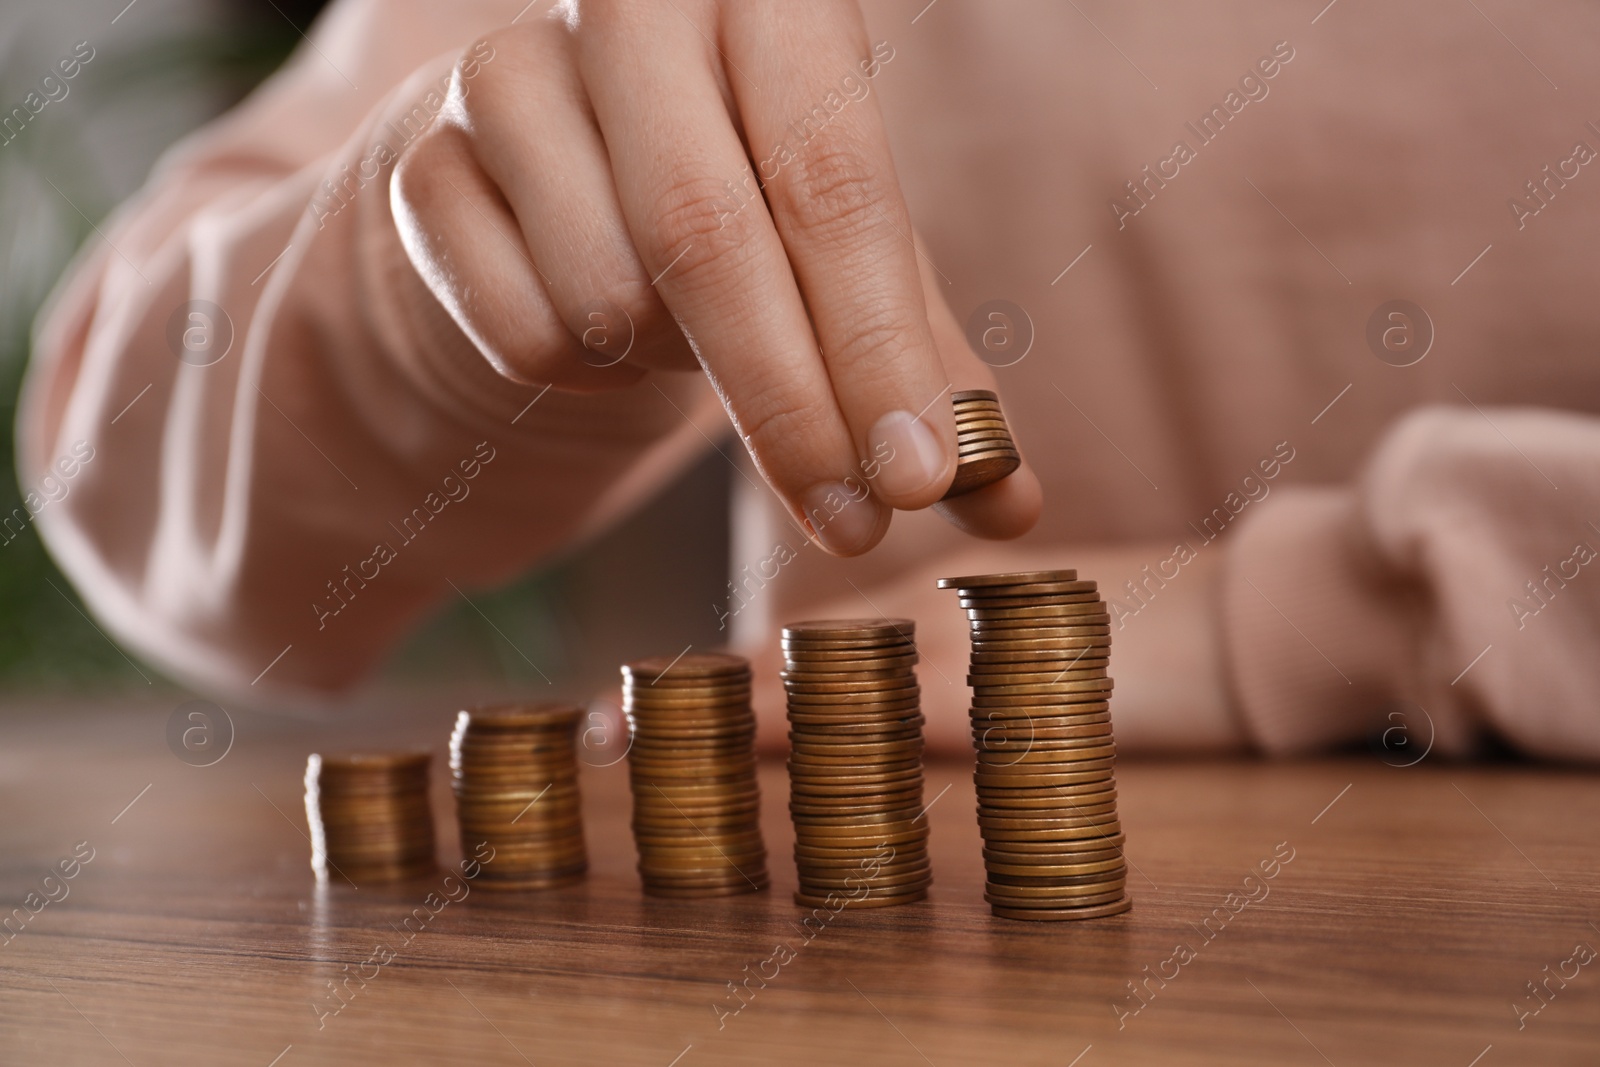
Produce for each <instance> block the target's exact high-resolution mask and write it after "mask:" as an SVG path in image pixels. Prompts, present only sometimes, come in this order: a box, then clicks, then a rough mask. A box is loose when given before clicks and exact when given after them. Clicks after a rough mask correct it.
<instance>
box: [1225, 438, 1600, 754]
mask: <svg viewBox="0 0 1600 1067" xmlns="http://www.w3.org/2000/svg"><path fill="white" fill-rule="evenodd" d="M1279 494H1280V495H1278V496H1277V497H1276V498H1275V499H1273V500H1271V501H1270V502H1267V503H1266V504H1265V505H1264V506H1262V507H1261V508H1260V509H1259V510H1258V511H1257V513H1256V514H1255V515H1253V516H1251V517H1249V518H1248V519H1247V520H1246V521H1244V522H1243V523H1242V524H1241V525H1240V527H1239V530H1238V537H1237V540H1235V542H1234V544H1233V546H1232V549H1231V552H1230V555H1229V557H1228V565H1227V570H1228V573H1227V577H1226V579H1225V590H1224V617H1225V626H1226V642H1227V658H1228V664H1229V668H1230V672H1231V676H1232V681H1233V685H1234V690H1235V695H1236V698H1237V700H1238V702H1239V704H1240V706H1241V708H1242V710H1243V712H1244V715H1245V719H1246V722H1247V725H1248V727H1249V728H1250V730H1251V732H1252V733H1253V735H1254V737H1255V739H1256V740H1257V741H1258V742H1259V743H1260V744H1261V745H1262V746H1264V747H1265V748H1266V749H1267V750H1268V751H1270V752H1273V753H1279V754H1283V753H1294V752H1304V751H1309V750H1312V749H1316V748H1320V747H1325V746H1328V745H1332V744H1339V743H1345V742H1352V741H1356V740H1358V739H1360V738H1362V737H1364V736H1373V735H1375V734H1381V733H1382V732H1383V731H1384V730H1386V729H1391V728H1398V729H1401V730H1402V731H1403V732H1404V733H1405V734H1406V735H1407V740H1408V743H1409V744H1410V745H1413V746H1415V747H1414V748H1412V749H1410V750H1409V751H1410V754H1411V755H1419V754H1420V752H1421V751H1422V749H1423V746H1424V745H1425V744H1426V743H1427V742H1429V741H1430V740H1431V741H1432V743H1433V746H1434V749H1435V751H1438V752H1442V753H1462V752H1466V751H1468V750H1470V749H1471V748H1472V747H1473V745H1474V743H1475V742H1476V741H1478V740H1480V739H1481V738H1482V737H1483V736H1484V735H1492V736H1494V737H1497V738H1498V739H1500V740H1502V741H1504V742H1506V743H1508V744H1510V745H1511V746H1512V747H1514V748H1516V749H1518V750H1520V751H1522V752H1525V753H1528V754H1530V755H1535V756H1541V757H1545V758H1551V759H1565V760H1596V759H1600V656H1597V655H1596V654H1595V650H1596V648H1600V563H1597V562H1596V557H1597V554H1600V420H1597V419H1595V418H1591V417H1587V416H1581V415H1573V414H1566V413H1558V412H1554V411H1548V410H1531V409H1510V408H1498V409H1496V408H1490V409H1484V410H1482V411H1479V410H1474V409H1472V408H1444V407H1435V408H1427V409H1423V410H1421V411H1419V412H1417V413H1415V414H1413V415H1411V416H1408V417H1407V418H1405V419H1404V420H1402V421H1401V422H1400V423H1399V424H1398V425H1397V426H1396V427H1395V428H1394V430H1393V431H1392V432H1391V433H1390V434H1389V435H1388V437H1387V438H1386V439H1385V440H1384V442H1383V443H1382V444H1381V446H1380V447H1379V448H1378V450H1377V451H1376V453H1375V454H1374V456H1373V457H1372V459H1371V461H1370V462H1369V464H1368V465H1367V468H1366V470H1365V472H1364V474H1363V475H1362V477H1361V478H1360V480H1359V481H1358V483H1357V484H1356V485H1355V486H1354V488H1326V489H1285V490H1279ZM1419 709H1420V710H1419ZM1395 714H1398V716H1399V717H1398V718H1397V717H1393V716H1394V715H1395ZM1391 738H1392V739H1393V740H1398V738H1399V735H1397V734H1392V735H1391ZM1390 747H1391V751H1393V746H1390Z"/></svg>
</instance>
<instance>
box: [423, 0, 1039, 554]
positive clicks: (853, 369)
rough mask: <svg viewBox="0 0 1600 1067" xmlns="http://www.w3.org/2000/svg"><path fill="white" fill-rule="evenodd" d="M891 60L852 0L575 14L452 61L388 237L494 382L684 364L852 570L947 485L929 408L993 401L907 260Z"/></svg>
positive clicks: (960, 517)
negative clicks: (890, 109)
mask: <svg viewBox="0 0 1600 1067" xmlns="http://www.w3.org/2000/svg"><path fill="white" fill-rule="evenodd" d="M485 45H487V47H489V48H492V49H493V52H492V53H490V54H492V55H494V56H495V61H494V62H493V63H492V64H481V63H479V62H478V60H477V56H479V55H480V54H482V49H483V48H484V47H485ZM892 58H893V48H892V46H891V45H890V44H888V43H887V42H880V43H878V44H876V45H874V44H872V43H871V42H869V41H868V39H867V36H866V31H865V28H864V26H863V23H862V19H861V15H860V12H859V10H858V9H857V7H856V5H855V3H854V2H853V0H782V2H770V3H754V2H747V0H590V2H578V0H572V2H569V3H566V4H563V5H562V6H561V7H560V8H558V9H557V11H556V12H554V13H553V16H552V17H551V18H548V19H536V20H532V21H530V22H529V23H527V24H523V25H513V26H510V27H507V28H506V29H503V30H500V31H497V32H496V33H494V34H492V35H490V36H489V37H488V38H487V40H486V42H479V44H478V45H475V46H474V48H473V49H469V50H468V51H467V52H466V53H465V54H464V56H463V58H462V60H461V61H460V62H459V63H458V64H457V67H456V75H455V78H454V80H453V85H452V89H451V95H450V100H449V101H448V103H447V104H446V106H445V108H444V110H443V112H442V113H441V114H440V116H439V119H438V120H437V121H436V122H435V123H434V125H433V126H432V127H431V128H430V129H429V130H428V131H427V133H425V134H424V135H423V136H421V137H419V138H418V139H417V140H415V141H414V142H413V143H412V144H411V145H410V146H409V147H408V148H407V149H406V150H405V152H404V153H403V155H402V156H401V159H400V161H399V163H398V164H397V166H396V169H395V176H394V182H393V186H392V201H393V209H394V216H395V219H396V222H397V225H398V227H399V231H400V235H401V239H402V241H403V243H404V245H405V248H406V251H407V254H408V255H409V256H410V258H411V260H412V263H413V264H414V266H415V267H416V269H417V271H418V273H419V274H420V275H421V277H422V278H423V280H424V282H425V283H426V284H427V286H428V288H429V289H430V291H431V292H432V293H433V295H434V296H435V297H436V298H437V299H438V300H439V301H440V303H441V304H442V305H443V306H444V308H445V309H446V310H447V311H448V312H449V314H450V315H451V317H452V318H453V319H454V320H455V322H456V324H457V325H458V326H459V327H460V328H461V330H462V331H463V332H464V333H465V334H466V336H467V337H468V338H470V339H471V341H472V343H473V344H474V345H475V346H476V348H477V349H478V351H479V352H481V353H482V355H483V357H484V359H486V360H487V361H488V362H489V363H490V364H491V365H492V366H493V367H494V368H495V369H496V370H497V371H498V372H499V373H500V374H502V375H503V376H504V377H506V378H507V379H509V380H512V381H516V382H520V383H524V384H540V385H543V384H549V385H551V386H553V387H554V388H557V389H564V390H573V391H598V390H606V389H616V388H622V387H626V386H629V385H633V384H635V383H637V382H639V381H640V379H641V378H643V377H644V376H646V375H649V374H652V373H656V372H663V371H684V370H693V369H695V367H696V365H697V364H698V366H699V368H701V369H703V370H704V372H705V373H706V374H707V375H708V376H709V377H710V379H711V382H712V384H713V385H714V386H715V388H716V389H717V391H718V394H719V395H720V396H721V397H722V399H723V402H724V404H725V406H726V408H727V411H728V414H729V417H730V418H731V419H732V420H733V423H734V425H735V427H736V428H737V429H738V431H739V434H740V437H741V438H742V439H743V441H744V443H745V445H746V446H747V447H748V448H749V450H750V454H751V456H752V457H753V458H754V460H755V463H756V465H757V467H758V468H759V469H760V471H761V473H762V474H763V476H765V478H766V480H767V481H768V483H770V484H771V486H772V488H773V489H774V490H775V491H776V492H777V493H778V495H779V497H780V498H781V499H782V500H783V501H784V502H785V504H786V506H787V507H788V509H789V510H790V512H791V514H792V515H793V516H794V517H795V519H796V520H797V521H800V522H802V523H803V524H804V525H805V527H806V529H807V531H808V532H809V533H810V534H811V535H812V536H813V537H815V538H816V540H817V541H818V542H819V543H821V544H822V545H823V546H824V547H825V548H827V549H828V550H830V551H832V552H835V553H838V554H841V555H853V554H856V553H860V552H864V551H866V550H867V549H869V548H871V547H872V546H873V545H874V544H876V543H877V542H878V540H879V539H880V538H881V537H882V536H883V534H884V532H885V530H886V529H887V527H888V523H889V517H890V514H891V511H892V510H893V509H897V508H898V509H917V508H924V507H927V506H929V505H930V504H933V503H935V502H936V501H938V500H939V498H940V497H941V496H942V495H943V493H944V491H945V490H946V489H947V488H948V487H949V485H950V481H951V478H952V477H953V475H954V471H955V458H956V457H955V425H954V419H953V416H952V411H951V405H950V401H949V398H948V393H949V392H950V390H951V389H964V388H975V387H976V388H983V387H992V384H993V383H992V378H991V377H990V375H989V372H988V368H987V367H986V366H984V365H983V364H982V363H981V362H980V361H979V360H978V359H977V358H976V357H975V356H974V355H973V354H972V352H971V350H970V349H969V348H968V347H967V345H966V342H965V339H964V338H963V336H962V333H961V330H960V327H959V325H958V324H957V323H956V322H955V320H954V318H953V316H952V315H951V313H950V310H949V308H948V307H947V306H946V305H945V303H944V300H943V298H942V297H941V296H940V295H939V293H938V291H937V285H938V282H937V280H936V279H935V278H934V276H933V274H932V272H931V271H930V270H928V269H927V267H926V264H925V262H924V261H922V260H920V259H919V257H920V256H921V253H920V252H919V251H918V250H917V249H916V248H915V247H914V246H913V243H912V227H911V221H910V216H909V214H908V211H907V208H906V205H905V202H904V199H903V198H902V196H901V193H900V190H899V184H898V181H897V178H896V176H895V170H894V162H893V160H892V159H891V157H890V152H889V146H888V141H887V138H886V135H885V131H884V127H883V120H882V116H881V114H880V113H879V110H878V107H877V100H876V98H875V96H874V95H873V94H872V82H873V79H875V78H876V77H878V76H879V75H880V73H881V72H882V70H883V69H884V65H885V64H886V63H889V62H891V61H892ZM752 161H754V163H752ZM863 486H865V487H867V489H869V490H870V491H869V492H865V493H863V492H862V487H863ZM1040 503H1041V501H1040V492H1039V486H1038V482H1037V480H1036V479H1035V478H1034V476H1033V474H1032V473H1031V471H1029V470H1028V468H1027V467H1026V466H1024V467H1023V468H1022V469H1021V470H1019V471H1017V472H1016V473H1014V474H1012V475H1011V476H1010V477H1009V478H1007V479H1005V480H1004V481H1002V482H1000V483H998V484H996V485H993V486H989V487H988V488H986V489H984V490H981V491H979V492H976V493H972V494H968V495H966V496H963V497H960V498H958V499H956V500H954V501H952V502H950V503H948V504H945V505H942V507H941V510H942V511H943V512H944V513H945V514H946V516H947V517H948V518H950V519H951V520H952V521H954V522H956V523H957V524H958V525H961V526H962V527H963V528H966V529H969V530H970V531H972V532H974V533H977V534H979V535H981V536H988V537H1012V536H1016V535H1018V534H1020V533H1023V532H1024V531H1026V530H1027V529H1028V528H1029V527H1030V526H1031V525H1032V524H1033V522H1034V520H1035V519H1036V518H1037V516H1038V513H1039V509H1040Z"/></svg>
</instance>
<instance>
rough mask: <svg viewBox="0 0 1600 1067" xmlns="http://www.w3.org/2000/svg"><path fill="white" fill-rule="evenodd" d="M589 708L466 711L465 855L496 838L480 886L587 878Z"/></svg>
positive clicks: (456, 765)
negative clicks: (581, 774)
mask: <svg viewBox="0 0 1600 1067" xmlns="http://www.w3.org/2000/svg"><path fill="white" fill-rule="evenodd" d="M582 714H583V713H582V711H580V710H579V709H578V708H576V707H573V706H572V705H570V704H510V705H505V706H501V707H493V708H476V709H474V710H472V711H463V712H461V713H460V714H459V715H458V716H457V717H456V728H455V732H454V733H452V734H451V735H450V770H451V773H452V777H453V780H454V781H453V784H454V787H455V794H456V818H457V819H458V820H459V821H460V823H461V851H462V854H463V855H477V854H481V853H480V852H479V848H480V846H481V845H483V844H485V843H486V844H488V846H489V848H490V849H492V850H493V851H492V852H491V853H490V855H492V856H493V857H494V862H493V863H492V864H487V865H485V866H484V868H483V872H482V874H481V875H480V876H479V878H478V880H477V881H478V884H479V885H483V886H489V887H494V888H503V889H543V888H547V887H550V886H558V885H568V884H570V883H572V882H576V881H579V880H580V879H582V878H583V874H584V871H585V870H587V869H588V866H589V860H588V855H587V853H586V852H585V851H584V845H583V818H582V813H581V811H580V809H579V799H578V760H577V753H576V749H575V744H576V741H577V731H578V721H579V719H580V717H581V716H582Z"/></svg>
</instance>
